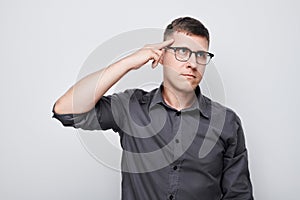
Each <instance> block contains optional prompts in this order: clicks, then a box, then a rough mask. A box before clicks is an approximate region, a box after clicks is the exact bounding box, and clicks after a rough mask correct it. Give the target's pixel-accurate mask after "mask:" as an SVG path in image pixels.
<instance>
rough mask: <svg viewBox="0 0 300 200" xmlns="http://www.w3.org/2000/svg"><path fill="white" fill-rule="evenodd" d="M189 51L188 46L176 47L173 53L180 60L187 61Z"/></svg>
mask: <svg viewBox="0 0 300 200" xmlns="http://www.w3.org/2000/svg"><path fill="white" fill-rule="evenodd" d="M190 54H191V51H190V50H189V49H188V48H176V50H175V55H176V58H177V59H178V60H180V61H187V60H188V59H189V58H190Z"/></svg>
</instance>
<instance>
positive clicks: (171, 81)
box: [161, 32, 208, 92]
mask: <svg viewBox="0 0 300 200" xmlns="http://www.w3.org/2000/svg"><path fill="white" fill-rule="evenodd" d="M168 39H174V43H173V44H172V45H171V46H172V47H186V48H189V49H190V50H192V51H200V50H201V51H208V41H207V39H206V38H205V37H201V36H195V35H187V34H186V33H184V32H174V33H173V34H172V35H171V36H169V37H168ZM161 64H162V65H163V66H164V68H163V75H164V86H166V87H168V88H170V89H173V90H175V91H181V92H191V91H194V89H195V88H196V87H197V86H198V84H199V83H200V81H201V80H202V77H203V75H204V72H205V65H201V64H198V63H197V62H196V57H195V54H194V53H193V54H192V55H191V57H190V58H189V60H187V61H186V62H182V61H178V60H177V59H176V58H175V52H174V50H172V49H166V50H164V52H163V56H162V59H161Z"/></svg>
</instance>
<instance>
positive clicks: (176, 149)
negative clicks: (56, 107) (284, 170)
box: [53, 85, 253, 200]
mask: <svg viewBox="0 0 300 200" xmlns="http://www.w3.org/2000/svg"><path fill="white" fill-rule="evenodd" d="M162 90H163V86H162V85H161V87H160V88H157V89H154V90H152V91H150V92H146V91H143V90H140V89H131V90H126V91H124V92H120V93H117V94H113V95H108V96H103V97H102V98H101V99H100V100H99V102H98V103H97V104H96V106H95V108H94V109H93V110H91V111H89V112H87V113H83V114H76V115H73V114H63V115H59V114H57V113H55V112H54V111H53V113H54V115H53V117H55V118H57V119H58V120H60V121H61V122H62V124H63V125H64V126H73V127H75V128H81V129H86V130H107V129H112V130H114V131H115V132H117V133H118V134H119V135H120V141H121V146H122V148H123V155H122V164H121V165H122V199H123V200H148V199H149V200H164V199H165V200H166V199H169V200H175V199H178V200H200V199H203V200H220V199H223V200H227V199H231V200H251V199H253V196H252V185H251V181H250V177H249V170H248V158H247V149H246V147H245V138H244V133H243V129H242V126H241V121H240V119H239V117H238V116H237V115H236V114H235V112H233V111H232V110H231V109H229V108H226V107H224V106H222V105H220V104H218V103H216V102H213V101H211V100H210V99H209V98H207V97H205V96H204V95H202V94H201V91H200V88H199V87H197V88H196V90H195V97H196V99H197V101H195V102H194V104H193V105H192V106H191V107H189V108H187V109H183V110H180V111H178V110H175V109H173V108H172V107H170V106H168V105H167V104H166V103H165V102H164V100H163V98H162Z"/></svg>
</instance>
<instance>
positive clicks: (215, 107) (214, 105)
mask: <svg viewBox="0 0 300 200" xmlns="http://www.w3.org/2000/svg"><path fill="white" fill-rule="evenodd" d="M202 96H203V100H204V102H205V103H206V105H207V108H208V110H209V111H210V113H211V117H212V119H214V118H216V119H220V118H223V119H224V123H225V124H226V125H228V126H230V125H232V126H233V127H232V128H237V126H241V119H240V117H239V115H238V113H237V112H236V111H235V110H234V109H233V108H230V107H228V106H226V105H223V104H221V103H219V102H217V101H213V100H212V99H210V98H209V97H207V96H205V95H202Z"/></svg>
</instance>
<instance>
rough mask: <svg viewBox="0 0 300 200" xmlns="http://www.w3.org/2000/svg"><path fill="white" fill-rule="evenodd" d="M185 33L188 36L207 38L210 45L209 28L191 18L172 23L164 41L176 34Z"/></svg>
mask: <svg viewBox="0 0 300 200" xmlns="http://www.w3.org/2000/svg"><path fill="white" fill-rule="evenodd" d="M176 31H177V32H185V33H187V34H188V35H197V36H202V37H205V38H206V39H207V41H208V44H209V32H208V30H207V28H206V27H205V26H204V25H203V24H202V23H201V22H200V21H199V20H197V19H194V18H191V17H180V18H177V19H175V20H173V21H172V22H171V24H169V25H168V26H167V28H166V29H165V32H164V40H166V39H167V37H168V36H170V35H171V34H173V33H174V32H176Z"/></svg>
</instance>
